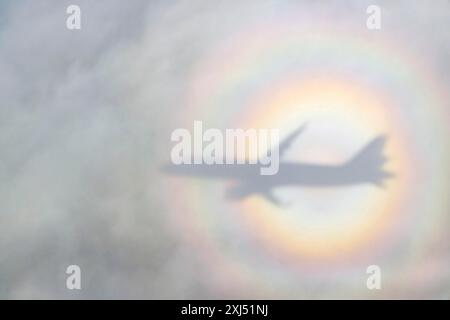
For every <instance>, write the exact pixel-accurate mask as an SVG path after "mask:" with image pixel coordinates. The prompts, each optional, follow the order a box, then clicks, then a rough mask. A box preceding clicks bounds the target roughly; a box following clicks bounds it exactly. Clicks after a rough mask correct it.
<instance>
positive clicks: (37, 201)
mask: <svg viewBox="0 0 450 320" xmlns="http://www.w3.org/2000/svg"><path fill="white" fill-rule="evenodd" d="M69 4H78V5H79V6H80V7H81V10H82V29H81V30H78V31H69V30H68V29H67V28H66V18H67V14H66V7H67V6H68V5H69ZM369 4H378V5H380V7H381V8H382V29H381V30H380V31H376V32H378V33H377V35H376V36H373V37H374V38H370V39H371V40H370V41H372V40H373V42H372V43H373V45H374V47H376V46H377V45H378V44H379V43H381V42H382V41H384V39H389V41H390V42H392V43H401V45H399V46H400V47H402V48H403V49H404V51H406V52H411V54H413V55H414V56H415V57H418V58H419V59H418V61H419V60H420V61H421V62H422V63H423V64H424V65H426V68H425V69H427V70H428V76H429V77H430V78H434V79H439V80H437V82H439V85H440V86H442V87H444V88H445V87H448V85H449V84H450V76H449V74H450V63H449V59H448V57H449V53H450V34H449V33H448V32H447V30H448V28H449V24H450V2H449V1H433V2H432V3H430V1H421V0H416V1H395V3H393V2H392V1H350V2H347V3H346V4H345V5H344V4H343V2H342V1H314V4H312V2H310V1H256V0H253V1H196V0H189V1H146V0H142V1H141V0H131V1H119V0H107V1H106V0H105V1H82V0H76V1H75V0H73V1H56V0H41V1H31V0H30V1H23V0H21V1H5V0H2V1H1V2H0V70H1V71H0V88H1V90H0V101H1V106H0V150H1V151H0V298H5V299H15V298H19V299H22V298H223V297H236V298H241V297H246V298H252V297H261V296H262V297H275V298H277V297H292V298H303V297H313V298H322V297H342V296H341V295H340V292H341V291H342V292H345V293H344V296H347V297H360V296H362V297H364V296H367V295H365V294H364V293H361V292H362V291H360V290H359V289H358V290H355V291H354V290H353V288H354V287H355V282H356V281H357V280H355V279H353V281H354V282H352V283H351V284H349V285H348V286H347V285H346V284H345V283H339V281H338V280H337V281H336V282H333V283H330V282H328V283H327V282H326V281H325V280H323V281H317V282H314V281H312V282H311V283H309V284H308V288H309V289H308V290H302V289H299V288H298V284H297V283H292V282H289V278H282V276H281V274H282V273H283V272H284V271H285V270H287V269H289V270H290V271H292V270H291V269H292V267H291V266H290V265H289V263H286V262H282V260H280V261H278V260H274V259H272V260H271V258H267V261H269V260H270V261H272V262H273V265H272V267H273V269H274V270H275V269H276V270H277V271H276V272H275V271H274V272H273V273H272V272H271V271H270V269H269V267H268V269H267V270H265V271H260V273H259V274H260V275H264V276H265V277H267V279H271V280H270V281H272V282H273V283H271V284H270V285H266V286H264V289H265V290H266V291H264V292H263V293H261V292H262V291H260V290H259V286H257V285H255V282H254V281H253V280H252V281H250V280H248V281H247V280H242V279H241V278H245V277H246V276H247V275H249V274H252V273H253V271H252V265H253V264H256V261H259V260H258V259H260V258H259V255H262V256H264V253H256V250H255V251H254V250H253V249H252V248H253V247H252V245H251V241H250V240H249V241H248V243H246V242H245V241H246V240H245V237H246V236H243V237H242V239H243V240H242V242H239V243H238V242H236V243H235V242H233V239H231V238H230V237H228V236H230V235H232V234H234V232H236V233H237V232H238V231H236V230H238V229H239V228H240V227H236V226H234V225H233V227H231V226H228V225H227V224H226V223H223V224H221V226H220V229H217V230H221V231H220V232H223V233H220V232H219V234H217V233H216V231H217V230H216V229H214V230H212V231H210V232H211V233H214V235H215V237H217V238H216V239H215V241H216V242H217V243H219V245H218V246H230V247H233V249H232V250H231V249H230V251H227V252H240V253H239V254H240V255H244V251H245V255H246V256H247V258H248V260H252V259H254V261H253V260H252V262H251V263H250V262H248V261H247V260H245V262H243V263H242V265H241V267H242V266H243V267H242V269H239V271H235V272H234V273H233V272H231V271H227V272H229V273H223V279H226V281H225V280H223V279H222V280H223V281H222V280H221V278H220V276H219V275H220V274H222V273H221V272H223V271H222V265H221V263H222V262H221V261H222V259H224V260H227V261H228V260H230V261H231V260H233V259H238V258H233V256H232V255H227V256H226V257H223V256H221V258H220V259H219V258H217V260H214V259H216V258H215V256H213V255H211V256H209V257H210V258H208V257H207V258H205V257H203V256H202V253H201V252H202V251H204V250H205V248H204V247H203V246H201V245H199V246H198V247H197V246H196V244H198V243H199V242H196V241H192V242H189V241H187V240H186V238H190V237H191V236H190V234H191V231H187V229H183V228H182V227H181V228H180V227H179V226H178V225H177V223H174V221H173V220H174V219H176V217H177V216H178V215H179V216H180V217H182V216H183V214H184V211H183V210H182V209H180V208H183V206H185V207H188V206H190V204H189V203H181V204H180V206H179V207H178V209H174V208H173V207H172V206H171V203H172V202H174V201H177V200H179V199H178V195H177V194H176V193H175V192H185V191H186V192H187V190H183V189H181V190H178V191H175V190H174V194H170V192H166V191H162V189H163V188H164V184H165V181H166V180H165V179H166V177H164V176H161V173H160V172H159V166H160V164H161V163H164V162H165V161H166V160H167V159H168V158H169V150H170V133H171V131H172V130H174V129H175V128H176V126H178V125H180V123H183V118H184V116H185V117H186V118H185V119H186V122H184V123H183V124H186V125H189V123H192V122H189V121H190V120H191V119H193V118H195V117H201V116H202V113H195V112H193V111H189V110H187V107H188V106H189V105H190V104H192V101H194V102H195V101H199V100H201V99H199V98H197V97H198V96H199V95H200V94H203V95H204V92H202V90H201V89H202V88H206V89H205V90H207V89H208V85H207V83H215V82H214V81H215V79H216V78H218V77H219V75H220V74H221V73H223V74H225V73H226V72H227V71H226V69H228V68H231V67H232V65H233V61H234V60H232V59H233V57H235V56H234V52H238V51H239V50H240V45H244V44H245V41H244V42H238V41H236V42H233V41H234V40H233V39H234V37H236V38H239V37H240V36H242V37H244V35H246V36H247V37H248V36H249V34H250V35H251V36H250V37H253V36H252V35H253V34H254V38H255V39H264V37H265V34H264V33H262V32H264V31H266V29H264V28H261V27H259V26H261V25H276V24H278V22H279V23H280V24H281V23H282V22H283V21H284V23H286V19H285V18H286V17H289V19H294V20H295V19H298V20H296V21H297V22H296V23H299V24H300V25H301V27H302V28H305V30H309V29H311V30H314V32H316V33H318V34H321V33H320V32H325V33H326V32H327V31H320V30H332V29H333V30H335V32H336V33H338V34H339V33H344V34H346V36H349V37H352V34H353V33H354V34H355V35H357V36H358V37H364V34H365V32H367V29H366V25H365V21H366V17H367V14H366V12H365V11H366V8H367V6H368V5H369ZM293 12H294V13H295V14H294V13H293ZM291 15H292V16H291ZM288 21H290V20H288ZM287 25H288V27H289V23H287ZM324 26H325V27H324ZM296 27H297V25H296V24H294V25H292V28H296ZM316 27H317V28H316ZM322 27H323V29H322ZM351 30H353V31H351ZM276 32H278V31H276V30H275V31H274V34H276ZM272 36H273V35H272ZM370 37H372V36H370ZM224 43H225V44H224ZM229 43H235V46H230V47H226V46H227V44H228V45H229ZM346 45H347V44H346V43H342V48H341V47H339V46H338V49H336V51H335V52H330V54H337V55H339V54H341V53H342V52H344V53H345V51H346V50H347V49H346ZM224 46H225V47H226V49H224V50H222V48H223V47H224ZM218 48H219V49H218ZM339 48H341V49H339ZM223 51H225V52H227V53H229V54H227V55H224V57H225V58H224V59H223V60H220V59H211V60H212V61H213V62H214V63H210V62H209V61H210V58H211V57H212V56H214V55H217V56H219V57H220V56H221V52H223ZM218 52H219V53H218ZM249 52H250V53H251V52H252V51H251V50H250V51H249ZM228 58H229V59H230V60H227V59H228ZM291 58H292V57H287V58H286V61H285V62H283V63H289V61H290V60H289V59H291ZM252 59H253V58H249V60H252ZM254 59H257V57H255V58H254ZM273 59H280V58H279V57H278V58H277V57H275V58H273ZM282 59H283V58H282ZM292 59H295V58H292ZM330 59H331V58H330ZM283 61H284V60H283ZM329 61H331V62H330V64H331V63H333V62H332V61H333V60H329ZM203 63H205V65H203ZM316 63H319V62H317V61H316ZM211 65H214V67H211ZM380 68H382V67H380ZM392 68H394V67H392ZM249 69H250V68H249ZM245 72H247V71H245ZM248 72H250V71H248ZM240 76H242V74H241V75H240ZM244 76H245V74H244ZM208 77H210V78H208ZM236 77H237V76H236ZM374 78H375V77H374ZM418 78H420V77H418ZM205 79H206V80H205ZM208 79H209V80H208ZM234 79H235V78H233V77H232V76H230V77H229V78H227V81H229V82H232V81H235V80H234ZM259 79H263V76H255V80H254V82H250V81H249V82H248V83H247V84H246V85H247V87H245V86H243V87H240V88H241V89H242V88H244V89H246V88H251V90H253V89H254V86H257V85H260V84H261V85H262V82H261V83H260V82H258V81H259ZM420 79H422V78H420ZM426 79H428V78H426ZM199 83H200V84H199ZM205 83H206V84H205ZM383 83H387V82H383ZM396 85H398V86H399V87H398V90H400V91H401V90H403V89H401V82H399V83H394V82H393V83H390V84H389V86H390V87H389V88H390V89H392V88H393V87H395V86H396ZM386 86H387V85H386ZM193 88H194V89H193ZM198 88H200V89H198ZM244 89H242V90H244ZM424 90H425V89H424ZM197 91H198V92H200V93H198V92H197ZM443 91H445V90H443ZM187 92H188V93H187ZM192 92H193V93H192ZM223 92H224V93H223V94H224V95H225V94H226V91H225V90H224V91H223ZM191 93H192V94H191ZM411 94H412V93H411ZM237 96H238V98H236V101H244V100H245V99H246V97H245V94H239V95H237ZM202 97H203V96H202ZM189 99H192V100H189ZM196 99H197V100H196ZM424 99H427V98H426V97H425V98H424ZM206 100H207V98H205V99H204V100H202V101H206ZM229 101H234V100H226V99H225V100H224V99H222V100H220V101H219V99H218V102H216V100H213V99H212V98H211V99H210V100H208V103H205V105H208V106H213V107H214V106H217V107H218V108H221V109H222V110H226V108H227V106H226V103H227V102H229ZM443 103H446V105H444V107H443V108H445V107H446V108H447V110H449V109H448V108H450V105H448V102H446V101H443ZM242 110H243V109H242ZM231 112H232V111H230V115H228V116H227V117H228V118H227V119H228V120H229V119H234V118H233V116H232V115H231ZM233 112H239V110H238V111H235V110H234V111H233ZM242 112H243V111H242ZM425 114H426V113H425ZM430 114H431V111H430ZM205 117H207V118H208V120H209V121H210V123H212V124H218V126H220V125H224V126H225V125H226V124H225V123H221V122H220V121H221V120H223V118H220V117H218V116H214V115H208V116H206V113H205ZM447 117H448V114H447ZM422 119H423V120H424V122H423V128H422V129H423V130H426V129H427V127H428V128H433V125H434V123H433V118H432V116H430V118H429V119H428V118H426V116H425V117H422ZM447 119H448V118H447ZM430 130H433V129H430ZM436 130H438V129H436ZM439 130H440V129H439ZM433 132H434V131H433ZM436 132H437V134H435V137H436V139H437V140H438V141H437V142H436V143H437V144H439V143H443V141H444V140H439V139H440V136H439V133H442V132H441V131H436ZM436 132H435V133H436ZM422 142H423V141H422ZM422 142H421V143H422ZM358 143H359V142H358ZM442 145H444V144H442ZM433 151H434V150H431V151H430V154H431V153H432V152H433ZM444 151H445V152H447V151H446V150H444ZM444 151H442V152H444ZM430 157H431V156H430ZM425 160H426V159H425ZM425 160H424V161H425ZM433 161H434V160H433ZM430 163H434V164H435V166H437V164H436V163H437V162H430ZM446 169H447V167H446ZM445 172H446V171H444V173H445ZM442 179H444V178H443V177H442ZM195 186H196V185H194V184H193V188H194V187H195ZM436 188H437V187H436ZM439 190H440V191H439V192H441V193H439V194H436V198H435V200H436V201H437V202H439V201H442V199H443V198H444V194H445V193H446V192H447V191H448V190H446V189H442V188H441V189H439ZM213 192H215V191H214V190H213V191H211V193H213ZM205 197H209V195H208V194H207V195H205ZM211 197H212V199H214V196H211ZM205 201H206V200H205ZM211 201H212V200H211ZM217 206H220V204H217ZM443 206H444V205H443ZM211 207H214V206H211ZM447 208H448V206H447ZM186 210H188V209H186ZM437 216H438V218H434V219H435V220H433V221H437V222H436V223H437V224H438V223H443V224H448V221H449V220H448V211H447V218H445V219H444V218H443V216H445V215H437ZM221 221H222V220H221ZM215 227H217V228H219V227H218V226H215ZM228 227H230V230H231V229H232V231H229V230H228V229H227V228H228ZM202 228H209V226H208V225H206V224H205V225H201V224H199V226H198V230H201V229H202ZM433 228H434V226H430V229H428V231H427V232H429V231H430V230H432V229H433ZM183 230H184V231H183ZM196 230H197V229H196ZM184 232H185V233H186V234H187V233H189V235H188V236H187V237H186V234H184V235H183V233H184ZM405 232H407V231H405ZM192 234H194V232H192ZM192 238H194V236H192ZM239 239H240V238H239ZM410 240H411V241H410V242H409V243H408V246H411V247H409V249H405V248H406V247H405V246H402V245H399V246H396V248H403V249H401V250H411V252H416V251H414V248H415V247H414V248H412V247H413V246H416V245H419V244H420V248H423V247H426V245H428V244H429V242H431V240H430V241H429V238H427V240H423V241H428V242H426V244H422V243H421V242H420V241H422V240H421V239H410ZM444 240H447V242H448V237H447V238H444ZM444 240H442V239H440V240H439V241H444ZM236 241H237V240H236ZM416 242H419V244H417V243H416ZM443 247H444V248H441V249H442V250H443V252H445V250H447V251H448V245H443ZM236 248H237V249H236ZM239 248H241V249H239ZM433 248H436V247H435V246H434V245H433ZM226 250H228V249H226ZM239 250H241V251H239ZM398 250H400V249H398ZM223 251H225V249H223V248H222V249H220V250H217V251H216V252H219V253H220V252H223ZM430 254H436V255H437V256H438V257H439V259H441V258H442V259H443V260H444V262H441V263H440V264H443V265H444V266H445V269H448V266H449V260H448V256H447V255H446V256H444V257H442V254H441V252H440V251H436V252H430ZM394 255H395V253H393V252H390V253H389V257H392V256H394ZM199 256H202V257H199ZM205 259H212V260H213V261H216V262H215V263H214V262H211V263H210V264H208V265H205V262H204V261H205ZM384 259H387V260H389V259H390V258H386V257H385V258H384ZM392 259H393V258H392ZM408 261H416V262H417V263H418V264H420V263H422V260H420V259H413V258H410V259H409V260H408ZM440 261H441V260H440ZM284 263H285V264H286V265H283V264H284ZM412 263H413V262H412ZM71 264H77V265H79V266H80V267H81V269H82V287H83V288H82V290H80V291H70V290H67V289H66V287H65V284H66V282H65V281H66V276H67V275H66V274H65V270H66V267H67V266H68V265H71ZM418 268H419V270H422V269H420V267H418ZM430 268H432V267H430ZM227 270H228V268H227ZM233 270H234V269H233ZM436 270H437V269H433V272H434V273H433V276H432V277H433V279H434V280H435V279H439V282H440V283H441V284H440V287H439V286H435V285H433V286H431V287H427V286H426V285H425V284H420V285H419V284H418V285H417V288H418V289H417V290H419V291H420V290H421V291H420V294H419V297H438V298H440V297H447V298H448V294H449V292H450V291H449V290H450V285H449V283H450V282H449V281H450V276H449V274H448V272H447V273H445V274H442V273H441V272H440V271H439V270H440V269H439V270H438V271H436ZM290 271H289V272H290ZM396 272H399V274H401V272H400V271H396ZM417 272H419V271H417ZM430 272H431V271H430ZM210 273H214V274H215V276H211V277H208V276H206V274H210ZM231 275H234V276H235V277H234V276H231ZM362 277H363V278H364V270H362ZM268 281H269V280H268ZM362 281H363V282H362V286H363V287H364V280H362ZM424 281H425V282H426V280H424ZM223 282H229V283H232V284H234V285H230V286H229V287H227V286H226V285H225V284H224V283H223ZM242 284H247V285H248V284H249V286H248V287H246V288H242V290H241V289H240V285H242ZM253 285H254V286H253ZM407 288H415V287H414V284H409V285H405V287H403V289H401V288H400V289H399V288H398V287H396V288H395V289H393V290H391V291H389V293H388V294H386V295H385V296H383V293H381V294H380V296H381V297H398V296H400V297H409V296H410V295H409V293H408V290H407ZM369 297H371V296H370V295H369ZM376 297H379V296H376Z"/></svg>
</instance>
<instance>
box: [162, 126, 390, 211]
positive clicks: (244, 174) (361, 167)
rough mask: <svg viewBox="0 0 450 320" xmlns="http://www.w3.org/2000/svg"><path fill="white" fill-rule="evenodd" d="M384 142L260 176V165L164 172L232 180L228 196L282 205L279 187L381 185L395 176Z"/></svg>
mask: <svg viewBox="0 0 450 320" xmlns="http://www.w3.org/2000/svg"><path fill="white" fill-rule="evenodd" d="M304 128H305V125H303V126H302V127H300V128H299V129H297V130H296V131H294V132H293V133H292V134H291V135H289V136H288V137H287V138H286V139H284V140H283V141H282V142H281V143H280V144H279V155H280V159H281V157H282V156H283V154H284V153H285V152H286V150H287V149H288V148H289V147H290V146H291V144H292V143H293V141H294V140H295V139H296V138H297V136H298V135H299V134H300V133H301V132H302V131H303V130H304ZM385 142H386V137H385V136H382V135H381V136H378V137H376V138H374V139H373V140H371V141H370V142H369V143H368V144H367V145H366V146H365V147H364V148H362V149H361V150H360V151H359V152H358V153H357V154H356V155H355V156H354V157H353V158H351V159H350V160H348V161H347V162H345V163H343V164H338V165H319V164H313V163H297V162H290V161H280V165H279V171H278V173H277V174H275V175H261V174H260V167H261V165H260V164H209V165H208V164H180V165H174V164H169V165H166V166H164V167H163V171H164V172H166V173H169V174H174V175H178V176H188V177H198V178H208V179H222V180H232V181H234V182H235V185H234V186H233V187H231V188H230V189H229V190H228V191H227V193H226V195H227V198H228V199H233V200H240V199H244V198H246V197H248V196H251V195H260V196H263V197H264V198H265V199H267V200H268V201H270V202H272V203H273V204H275V205H281V202H280V201H279V200H278V199H277V198H276V197H275V196H274V194H273V192H272V190H273V189H274V188H276V187H282V186H312V187H332V186H346V185H357V184H373V185H376V186H379V187H382V186H383V183H384V181H385V179H387V178H390V177H392V176H393V174H392V173H390V172H388V171H385V170H384V169H383V164H384V163H385V161H386V158H385V157H384V156H383V154H382V152H383V147H384V144H385Z"/></svg>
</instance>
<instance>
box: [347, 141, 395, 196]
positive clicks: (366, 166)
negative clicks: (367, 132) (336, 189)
mask: <svg viewBox="0 0 450 320" xmlns="http://www.w3.org/2000/svg"><path fill="white" fill-rule="evenodd" d="M385 143H386V137H385V136H379V137H377V138H375V139H373V140H372V141H370V142H369V143H368V144H367V145H366V146H365V147H364V148H362V149H361V151H359V152H358V153H357V154H356V155H355V156H354V157H353V158H352V159H351V160H350V161H349V162H348V163H347V164H346V166H348V167H349V168H350V169H351V170H352V174H355V175H361V176H362V177H364V179H367V182H369V183H372V184H375V185H377V186H380V187H382V186H383V184H384V182H385V180H386V179H388V178H392V177H394V174H393V173H392V172H389V171H386V170H384V169H383V165H384V164H385V162H386V160H387V158H386V157H385V156H384V155H383V148H384V145H385Z"/></svg>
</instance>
